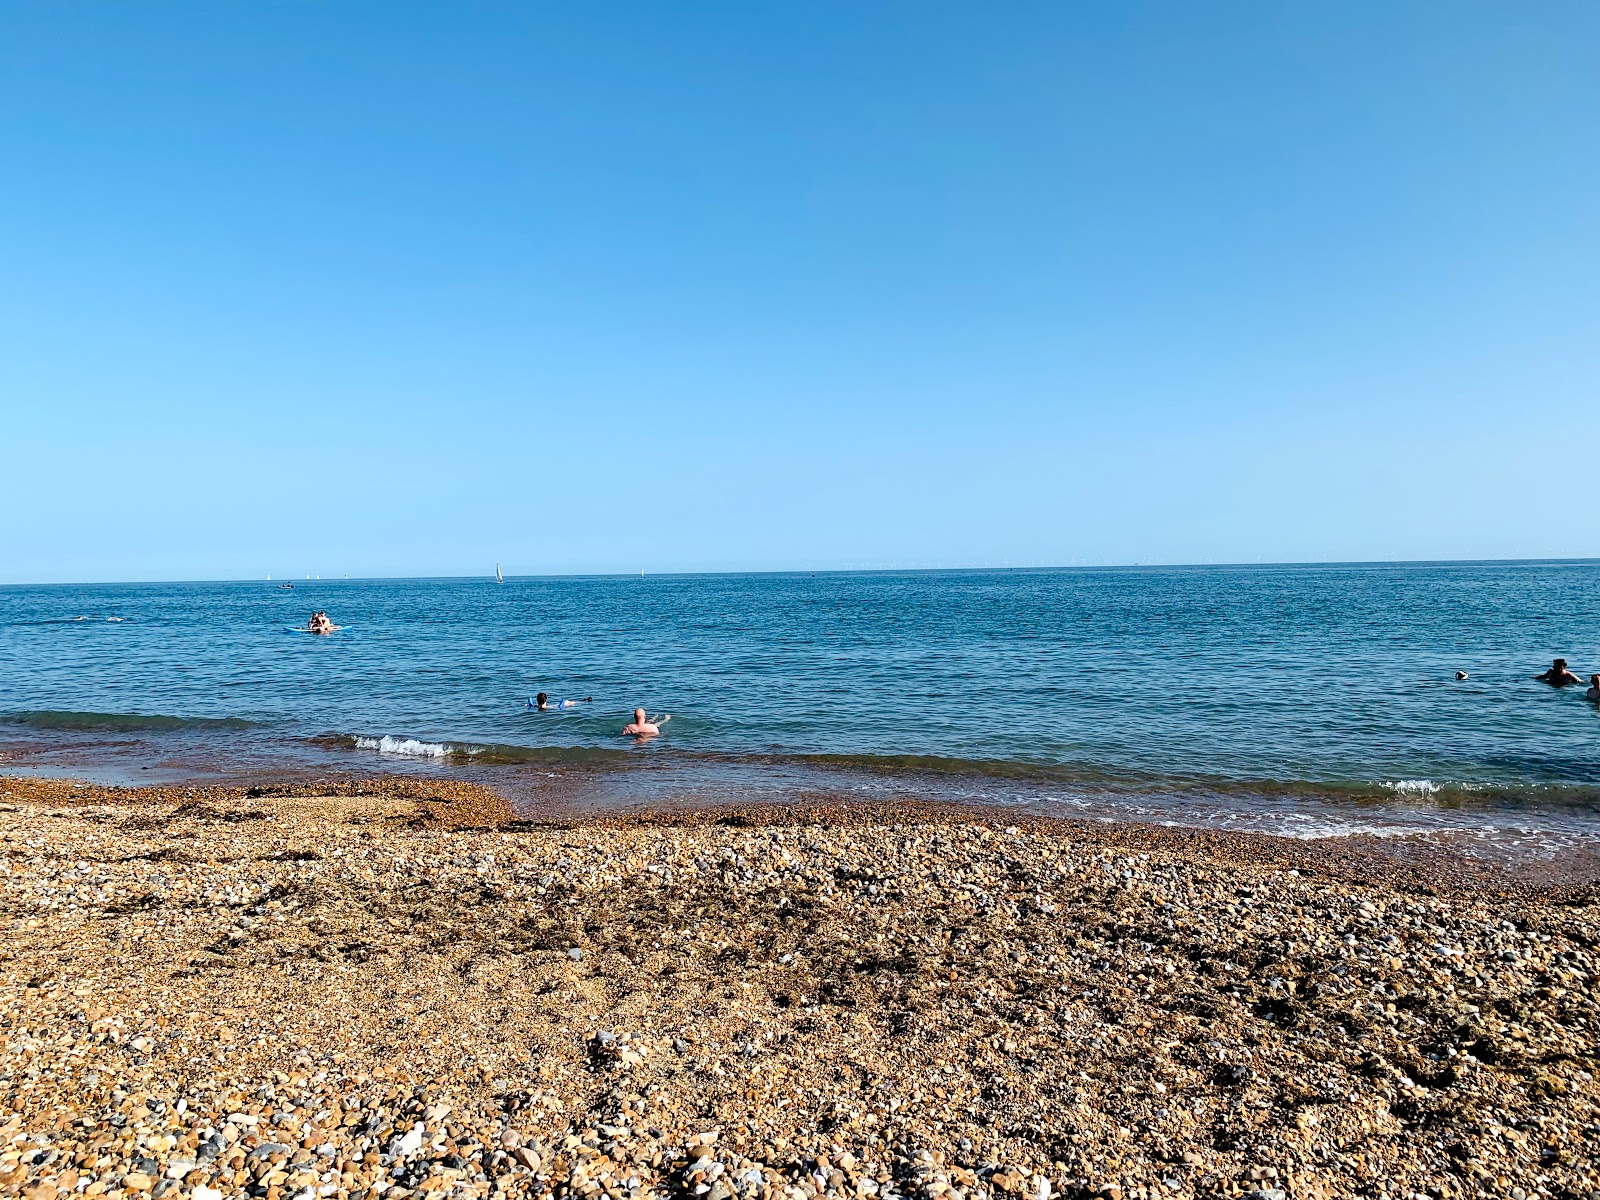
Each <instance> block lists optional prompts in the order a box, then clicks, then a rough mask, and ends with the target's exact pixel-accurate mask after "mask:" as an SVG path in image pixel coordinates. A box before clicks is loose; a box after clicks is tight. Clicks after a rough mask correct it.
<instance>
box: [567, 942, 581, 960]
mask: <svg viewBox="0 0 1600 1200" xmlns="http://www.w3.org/2000/svg"><path fill="white" fill-rule="evenodd" d="M567 957H568V958H570V959H571V960H572V961H573V962H582V961H583V951H582V950H580V949H579V948H578V947H577V946H574V947H573V948H572V949H570V950H568V951H567Z"/></svg>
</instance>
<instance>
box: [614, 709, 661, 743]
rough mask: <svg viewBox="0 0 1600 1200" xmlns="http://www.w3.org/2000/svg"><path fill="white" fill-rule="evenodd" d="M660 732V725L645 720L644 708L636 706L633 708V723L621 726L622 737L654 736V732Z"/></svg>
mask: <svg viewBox="0 0 1600 1200" xmlns="http://www.w3.org/2000/svg"><path fill="white" fill-rule="evenodd" d="M660 732H661V726H659V725H657V724H656V723H655V722H654V721H647V720H645V716H644V709H642V708H636V709H634V710H633V724H631V725H624V726H623V727H622V736H623V737H637V738H647V737H655V736H656V734H658V733H660Z"/></svg>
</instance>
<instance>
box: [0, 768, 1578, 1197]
mask: <svg viewBox="0 0 1600 1200" xmlns="http://www.w3.org/2000/svg"><path fill="white" fill-rule="evenodd" d="M0 931H3V936H0V1039H3V1043H0V1045H3V1054H0V1195H4V1196H8V1197H9V1196H19V1195H20V1196H22V1197H25V1198H26V1200H61V1198H65V1197H70V1196H74V1195H81V1196H86V1197H104V1198H106V1200H140V1198H142V1197H144V1196H150V1197H170V1198H172V1200H179V1198H189V1197H192V1198H193V1200H221V1198H222V1197H236V1196H237V1197H244V1196H251V1197H262V1198H264V1200H315V1198H317V1197H327V1196H356V1197H363V1198H377V1197H386V1198H390V1200H411V1198H413V1197H414V1198H417V1200H444V1198H446V1197H449V1198H453V1200H467V1198H469V1197H498V1196H505V1197H524V1196H526V1197H535V1198H537V1200H569V1198H574V1197H585V1198H589V1200H600V1197H602V1196H603V1197H605V1198H607V1200H644V1198H655V1197H680V1196H681V1197H704V1198H705V1200H735V1198H738V1200H815V1198H817V1197H830V1198H831V1197H848V1198H855V1200H867V1198H875V1200H1009V1198H1016V1200H1021V1198H1029V1200H1049V1198H1050V1197H1052V1196H1058V1195H1060V1196H1069V1197H1077V1196H1102V1197H1107V1198H1108V1200H1132V1198H1134V1197H1139V1198H1153V1197H1167V1196H1180V1197H1181V1196H1252V1197H1257V1198H1258V1200H1284V1198H1285V1197H1334V1196H1357V1195H1360V1196H1381V1197H1395V1198H1397V1200H1398V1198H1406V1200H1411V1198H1418V1197H1430V1198H1441V1197H1456V1196H1497V1197H1499V1196H1504V1197H1509V1198H1510V1200H1527V1198H1528V1197H1534V1196H1539V1197H1551V1198H1557V1197H1560V1198H1570V1197H1584V1198H1590V1200H1600V1171H1597V1169H1596V1166H1595V1164H1596V1162H1597V1160H1600V1108H1597V1104H1600V1085H1597V1084H1596V1082H1595V1079H1594V1075H1593V1072H1594V1071H1595V1069H1596V1043H1597V1024H1596V1022H1597V1011H1596V1003H1595V972H1596V971H1597V970H1600V950H1597V949H1596V945H1595V942H1596V938H1597V937H1600V921H1597V911H1596V896H1595V893H1594V890H1593V889H1592V888H1590V887H1584V886H1578V885H1571V886H1556V885H1553V884H1552V885H1545V886H1533V885H1527V884H1517V885H1515V886H1513V885H1512V884H1510V883H1509V882H1507V881H1502V880H1497V879H1496V878H1495V877H1494V876H1493V875H1492V873H1489V872H1486V871H1485V870H1483V869H1468V868H1467V867H1466V866H1464V865H1460V866H1458V865H1453V864H1452V863H1450V862H1449V861H1437V860H1432V859H1429V860H1419V861H1409V862H1408V861H1405V860H1404V859H1403V858H1401V857H1398V856H1395V855H1393V854H1389V855H1387V856H1385V855H1379V854H1376V853H1368V852H1366V851H1363V850H1361V849H1360V848H1357V847H1354V846H1337V845H1332V844H1329V843H1313V842H1292V841H1288V840H1281V839H1274V838H1267V837H1246V836H1226V835H1218V834H1208V835H1201V834H1184V833H1178V832H1173V831H1163V830H1157V829H1150V828H1143V827H1139V826H1133V825H1106V824H1082V823H1073V822H1069V821H1052V820H1044V819H1030V820H1026V821H1020V820H1018V819H1016V818H1008V817H1006V816H1003V815H997V814H995V813H992V812H986V811H983V810H957V809H948V810H942V809H933V808H929V809H916V808H887V807H885V808H873V807H856V808H848V809H840V808H833V807H827V806H819V807H816V808H804V807H798V808H794V807H791V808H785V809H719V810H714V811H710V812H673V813H655V814H652V813H638V814H633V815H630V816H625V817H615V816H613V817H607V818H598V817H597V818H579V817H573V818H570V819H554V818H551V819H545V820H526V819H519V818H518V817H517V815H516V814H515V813H513V812H512V811H511V810H510V809H509V808H508V807H507V806H506V805H505V804H504V803H503V802H501V801H500V800H499V799H498V797H496V796H495V795H494V794H493V793H492V792H488V791H486V790H485V789H482V788H479V787H474V786H471V785H466V784H449V783H439V782H430V781H418V780H388V779H378V780H367V781H360V782H343V783H338V784H329V785H318V786H315V787H307V786H294V787H290V786H282V787H259V788H250V789H239V788H232V789H230V788H206V789H182V788H169V789H159V788H154V789H108V788H101V787H95V786H90V785H84V784H75V783H71V782H64V781H57V780H39V779H22V778H12V779H0Z"/></svg>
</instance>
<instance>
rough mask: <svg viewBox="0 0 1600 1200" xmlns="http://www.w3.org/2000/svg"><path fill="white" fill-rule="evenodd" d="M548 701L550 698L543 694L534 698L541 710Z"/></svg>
mask: <svg viewBox="0 0 1600 1200" xmlns="http://www.w3.org/2000/svg"><path fill="white" fill-rule="evenodd" d="M548 699H550V697H549V696H547V695H545V694H544V693H543V692H540V693H539V694H538V695H537V696H535V697H534V700H535V701H537V702H538V705H539V707H540V708H543V707H544V705H545V701H546V700H548Z"/></svg>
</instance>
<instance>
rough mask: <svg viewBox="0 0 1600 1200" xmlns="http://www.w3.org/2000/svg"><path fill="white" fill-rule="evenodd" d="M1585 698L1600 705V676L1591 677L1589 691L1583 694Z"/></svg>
mask: <svg viewBox="0 0 1600 1200" xmlns="http://www.w3.org/2000/svg"><path fill="white" fill-rule="evenodd" d="M1583 698H1584V699H1585V700H1593V701H1594V702H1595V703H1596V704H1600V675H1591V676H1589V690H1588V691H1587V692H1585V693H1584V694H1583Z"/></svg>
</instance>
